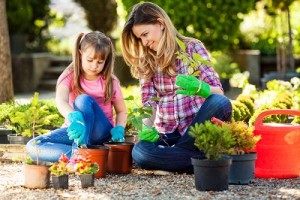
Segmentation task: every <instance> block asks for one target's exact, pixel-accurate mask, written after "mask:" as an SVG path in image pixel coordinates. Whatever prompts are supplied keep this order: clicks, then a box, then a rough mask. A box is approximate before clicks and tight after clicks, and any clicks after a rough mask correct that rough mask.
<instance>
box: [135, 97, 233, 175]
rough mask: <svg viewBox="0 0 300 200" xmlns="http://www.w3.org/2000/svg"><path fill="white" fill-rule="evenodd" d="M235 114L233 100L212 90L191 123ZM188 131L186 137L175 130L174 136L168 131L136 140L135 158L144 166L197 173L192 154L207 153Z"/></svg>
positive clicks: (152, 168) (137, 162) (224, 119)
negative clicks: (152, 139) (154, 137)
mask: <svg viewBox="0 0 300 200" xmlns="http://www.w3.org/2000/svg"><path fill="white" fill-rule="evenodd" d="M231 114H232V106H231V102H230V100H229V99H228V98H227V97H225V96H223V95H217V94H212V95H210V96H209V97H208V98H207V99H206V100H205V102H204V103H203V105H202V106H201V108H200V110H199V112H198V113H197V115H196V116H195V118H194V119H193V121H192V123H191V125H190V126H193V125H195V123H203V122H204V121H206V120H210V119H211V117H216V118H219V119H221V120H223V121H230V120H231ZM188 131H189V129H188V130H187V131H186V132H185V133H184V135H183V136H182V137H180V135H179V134H178V133H177V131H175V132H174V133H171V134H170V138H169V136H168V135H169V134H167V137H160V139H159V140H158V141H157V142H156V143H151V142H145V141H140V142H138V143H136V144H135V146H134V148H133V151H132V157H133V160H134V162H135V163H136V164H137V165H138V166H139V167H141V168H144V169H151V170H166V171H173V172H186V173H193V166H192V164H191V157H192V156H203V157H204V156H205V154H204V153H203V152H200V151H199V150H198V149H197V148H196V147H195V146H194V141H195V139H194V138H192V137H191V136H190V135H189V134H188ZM162 138H163V140H162ZM169 141H170V143H169ZM167 143H168V145H167Z"/></svg>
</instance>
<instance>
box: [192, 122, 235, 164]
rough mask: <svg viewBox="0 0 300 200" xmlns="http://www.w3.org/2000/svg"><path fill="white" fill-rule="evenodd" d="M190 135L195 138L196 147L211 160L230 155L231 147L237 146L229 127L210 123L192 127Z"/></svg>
mask: <svg viewBox="0 0 300 200" xmlns="http://www.w3.org/2000/svg"><path fill="white" fill-rule="evenodd" d="M189 134H190V136H191V137H194V138H195V143H194V145H195V146H196V147H197V148H198V149H199V150H200V151H202V152H204V153H205V156H206V158H207V159H209V160H220V159H221V155H222V154H230V153H231V147H232V146H233V145H234V144H235V140H234V137H233V136H232V134H231V131H230V129H229V127H227V126H224V127H223V126H219V125H217V124H214V123H212V122H210V121H205V122H204V123H203V124H198V123H196V124H195V126H191V127H190V130H189Z"/></svg>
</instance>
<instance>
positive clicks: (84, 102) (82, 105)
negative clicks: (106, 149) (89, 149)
mask: <svg viewBox="0 0 300 200" xmlns="http://www.w3.org/2000/svg"><path fill="white" fill-rule="evenodd" d="M74 109H75V110H78V111H80V112H82V113H83V116H84V121H85V125H86V137H85V138H84V144H87V145H96V144H103V142H107V141H109V140H110V138H111V134H110V129H112V125H111V123H110V121H109V120H108V118H107V117H106V115H105V114H104V112H103V111H102V109H101V108H100V107H99V105H98V104H97V102H96V101H95V100H94V99H93V98H92V97H91V96H89V95H86V94H82V95H79V96H78V97H77V98H76V100H75V102H74Z"/></svg>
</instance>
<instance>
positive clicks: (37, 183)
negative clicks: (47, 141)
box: [24, 141, 51, 189]
mask: <svg viewBox="0 0 300 200" xmlns="http://www.w3.org/2000/svg"><path fill="white" fill-rule="evenodd" d="M36 143H39V141H36ZM36 151H37V160H36V161H33V160H32V159H31V158H29V157H27V158H26V160H25V166H24V186H25V187H27V188H32V189H36V188H39V189H41V188H46V187H48V186H49V182H50V171H49V167H50V166H51V164H50V163H49V162H44V161H40V160H39V154H38V149H37V148H36Z"/></svg>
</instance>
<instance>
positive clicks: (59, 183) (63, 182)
mask: <svg viewBox="0 0 300 200" xmlns="http://www.w3.org/2000/svg"><path fill="white" fill-rule="evenodd" d="M51 177H52V183H53V188H54V189H68V188H69V175H67V174H65V175H62V176H53V175H52V176H51Z"/></svg>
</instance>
